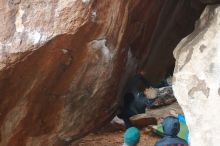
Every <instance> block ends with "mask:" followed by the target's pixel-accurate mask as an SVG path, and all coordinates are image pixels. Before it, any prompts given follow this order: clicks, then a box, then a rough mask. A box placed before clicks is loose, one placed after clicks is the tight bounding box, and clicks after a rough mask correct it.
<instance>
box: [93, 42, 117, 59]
mask: <svg viewBox="0 0 220 146" xmlns="http://www.w3.org/2000/svg"><path fill="white" fill-rule="evenodd" d="M89 46H90V47H91V48H92V49H95V50H100V51H101V52H102V55H103V56H104V57H105V59H106V60H110V59H112V58H113V56H114V53H112V52H111V50H110V49H109V48H108V47H107V46H106V39H101V40H94V41H92V42H90V43H89Z"/></svg>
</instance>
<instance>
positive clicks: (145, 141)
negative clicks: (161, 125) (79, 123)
mask: <svg viewBox="0 0 220 146" xmlns="http://www.w3.org/2000/svg"><path fill="white" fill-rule="evenodd" d="M123 133H124V132H123V131H115V132H104V133H98V134H90V135H89V136H87V137H85V138H83V139H82V140H81V142H80V143H78V144H76V146H122V144H123ZM158 139H159V137H157V136H156V135H153V134H146V133H145V132H144V131H142V132H141V140H140V143H139V145H138V146H154V144H155V142H156V141H157V140H158Z"/></svg>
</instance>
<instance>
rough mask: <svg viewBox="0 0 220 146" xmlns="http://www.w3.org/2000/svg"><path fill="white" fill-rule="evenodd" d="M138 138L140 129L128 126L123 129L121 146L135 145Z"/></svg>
mask: <svg viewBox="0 0 220 146" xmlns="http://www.w3.org/2000/svg"><path fill="white" fill-rule="evenodd" d="M139 140H140V131H139V129H137V128H136V127H130V128H128V129H127V130H126V131H125V134H124V144H123V146H137V144H138V143H139Z"/></svg>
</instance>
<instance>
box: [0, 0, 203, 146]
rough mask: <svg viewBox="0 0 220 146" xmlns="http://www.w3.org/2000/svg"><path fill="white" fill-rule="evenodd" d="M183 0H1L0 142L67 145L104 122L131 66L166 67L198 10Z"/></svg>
mask: <svg viewBox="0 0 220 146" xmlns="http://www.w3.org/2000/svg"><path fill="white" fill-rule="evenodd" d="M190 3H191V2H190V1H189V0H178V1H177V0H163V1H161V0H146V1H142V0H120V1H117V0H114V1H112V0H100V1H97V0H47V1H45V0H32V1H28V0H1V1H0V19H1V23H0V33H1V36H0V145H1V146H67V145H69V144H70V143H72V142H73V141H75V140H77V139H79V138H81V137H83V136H84V135H86V134H87V133H89V132H90V131H92V130H93V129H95V128H98V127H101V126H102V125H103V124H105V123H106V122H108V121H109V120H110V119H111V118H112V117H113V116H114V114H115V111H116V109H117V107H118V103H119V100H120V98H121V97H122V96H121V95H123V90H122V89H123V87H124V84H125V80H126V79H127V78H128V77H129V76H131V75H133V74H134V73H135V71H136V70H137V66H139V67H140V66H141V64H142V63H143V64H146V63H148V64H146V66H145V69H146V70H149V73H148V75H149V78H151V77H154V79H159V78H162V77H163V76H165V74H166V73H167V72H169V71H171V70H172V68H170V66H172V65H173V64H174V59H173V58H169V57H170V56H172V51H173V48H174V47H172V46H175V45H176V43H177V42H178V41H179V40H180V39H181V38H182V37H184V36H185V35H187V34H188V33H190V32H191V31H192V30H193V24H194V21H195V20H196V19H197V17H198V16H199V15H200V13H201V12H202V10H203V5H202V4H199V5H197V7H193V6H191V4H190ZM182 18H187V19H184V20H183V19H182ZM171 30H172V31H171ZM152 50H153V51H152ZM158 52H160V53H158ZM164 52H166V53H167V55H165V56H164V55H162V54H164ZM149 55H150V56H151V57H149ZM167 58H169V59H167ZM155 60H156V61H155ZM153 63H155V66H156V67H155V66H153V67H152V64H153ZM152 79H153V78H152Z"/></svg>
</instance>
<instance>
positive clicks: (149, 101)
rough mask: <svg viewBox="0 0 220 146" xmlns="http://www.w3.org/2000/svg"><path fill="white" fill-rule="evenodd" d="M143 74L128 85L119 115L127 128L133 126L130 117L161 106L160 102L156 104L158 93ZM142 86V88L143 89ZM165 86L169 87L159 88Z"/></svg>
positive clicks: (138, 74) (135, 77)
mask: <svg viewBox="0 0 220 146" xmlns="http://www.w3.org/2000/svg"><path fill="white" fill-rule="evenodd" d="M143 74H144V72H143V71H140V72H138V73H137V74H136V75H135V76H133V77H132V78H131V79H130V80H129V82H128V84H127V85H128V86H127V90H126V91H127V92H126V93H125V95H124V105H123V106H122V107H121V111H120V114H119V115H118V117H119V118H121V119H123V120H124V122H125V126H126V128H129V127H132V126H133V125H132V123H131V122H130V120H129V118H130V117H132V116H134V115H137V114H142V113H145V109H146V107H149V108H152V107H156V106H158V105H159V103H158V102H155V98H156V97H157V91H156V90H154V89H153V88H150V87H151V85H150V83H149V82H148V81H147V80H146V79H145V78H144V76H143ZM140 86H142V89H141V87H140ZM143 86H144V92H143ZM163 86H168V84H167V83H162V84H159V86H157V88H160V87H163Z"/></svg>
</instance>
